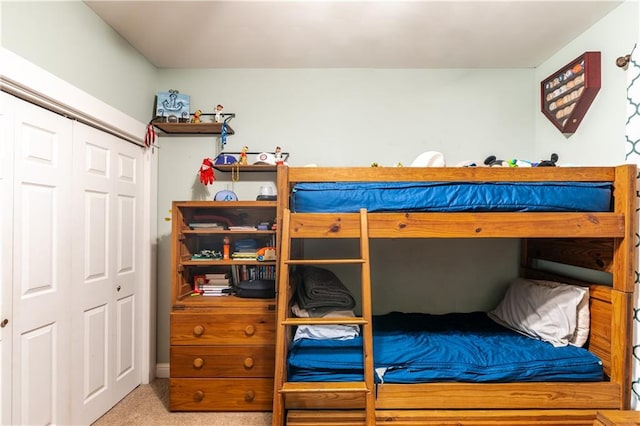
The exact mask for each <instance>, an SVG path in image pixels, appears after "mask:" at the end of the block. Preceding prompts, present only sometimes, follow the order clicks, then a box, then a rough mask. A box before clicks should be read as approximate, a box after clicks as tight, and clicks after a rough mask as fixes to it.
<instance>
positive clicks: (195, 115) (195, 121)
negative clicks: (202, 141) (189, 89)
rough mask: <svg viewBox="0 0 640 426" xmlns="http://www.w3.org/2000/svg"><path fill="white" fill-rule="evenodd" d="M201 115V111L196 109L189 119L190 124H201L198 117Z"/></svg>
mask: <svg viewBox="0 0 640 426" xmlns="http://www.w3.org/2000/svg"><path fill="white" fill-rule="evenodd" d="M201 115H202V110H200V109H197V110H196V112H194V113H193V118H192V119H191V122H192V123H195V124H197V123H200V122H201V120H200V116H201Z"/></svg>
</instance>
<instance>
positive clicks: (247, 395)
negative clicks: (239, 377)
mask: <svg viewBox="0 0 640 426" xmlns="http://www.w3.org/2000/svg"><path fill="white" fill-rule="evenodd" d="M255 397H256V393H255V392H254V391H252V390H250V391H247V392H246V393H245V394H244V400H245V401H247V402H251V401H253V398H255Z"/></svg>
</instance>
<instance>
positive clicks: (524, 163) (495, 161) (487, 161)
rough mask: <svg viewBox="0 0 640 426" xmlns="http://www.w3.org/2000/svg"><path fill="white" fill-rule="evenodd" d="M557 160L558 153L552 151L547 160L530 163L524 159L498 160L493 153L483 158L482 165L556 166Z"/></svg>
mask: <svg viewBox="0 0 640 426" xmlns="http://www.w3.org/2000/svg"><path fill="white" fill-rule="evenodd" d="M557 162H558V154H556V153H553V154H551V157H550V159H549V160H542V161H539V162H537V163H532V162H530V161H526V160H517V159H515V158H513V159H511V160H498V159H497V158H496V156H495V155H490V156H488V157H487V158H485V160H484V165H485V166H488V167H556V163H557Z"/></svg>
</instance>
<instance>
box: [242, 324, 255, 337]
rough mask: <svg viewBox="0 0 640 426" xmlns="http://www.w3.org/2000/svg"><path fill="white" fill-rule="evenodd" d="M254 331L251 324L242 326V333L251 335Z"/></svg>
mask: <svg viewBox="0 0 640 426" xmlns="http://www.w3.org/2000/svg"><path fill="white" fill-rule="evenodd" d="M255 332H256V328H255V327H254V326H252V325H248V326H246V327H245V328H244V334H246V335H247V336H253V333H255Z"/></svg>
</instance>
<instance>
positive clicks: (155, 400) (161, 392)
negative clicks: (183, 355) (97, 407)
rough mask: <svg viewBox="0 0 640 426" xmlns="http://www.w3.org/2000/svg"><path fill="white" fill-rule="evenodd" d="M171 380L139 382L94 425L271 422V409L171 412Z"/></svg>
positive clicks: (257, 425)
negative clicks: (268, 411)
mask: <svg viewBox="0 0 640 426" xmlns="http://www.w3.org/2000/svg"><path fill="white" fill-rule="evenodd" d="M168 401H169V380H168V379H156V380H155V381H154V382H153V383H151V384H149V385H140V386H138V387H137V388H136V389H135V390H134V391H133V392H131V393H130V394H129V395H127V397H126V398H125V399H123V400H122V401H120V402H119V403H118V404H116V406H115V407H113V408H112V409H111V410H110V411H109V412H107V413H106V414H105V415H104V416H102V417H100V418H99V419H98V420H96V421H95V422H94V423H93V425H92V426H116V425H118V426H119V425H127V426H129V425H135V426H145V425H149V426H152V425H153V426H165V425H166V426H170V425H202V426H205V425H206V426H263V425H264V426H268V425H271V413H200V412H197V413H196V412H190V413H172V412H169V410H167V407H168Z"/></svg>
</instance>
